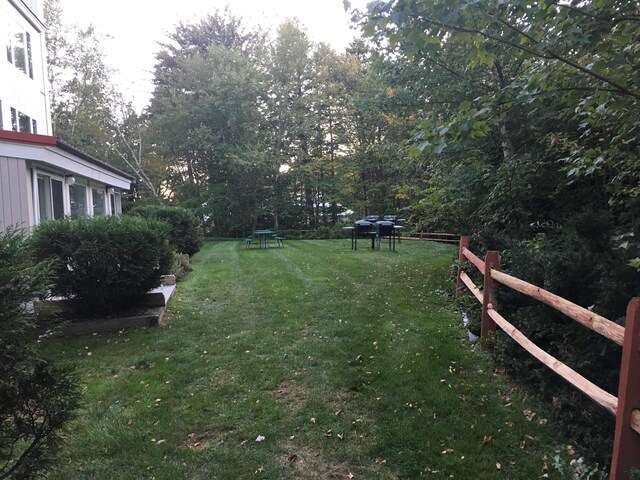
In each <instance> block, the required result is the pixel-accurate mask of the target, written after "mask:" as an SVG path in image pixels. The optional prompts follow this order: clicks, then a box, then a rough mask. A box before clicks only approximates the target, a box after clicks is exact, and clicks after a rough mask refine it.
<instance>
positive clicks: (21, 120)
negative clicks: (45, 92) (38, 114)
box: [18, 112, 31, 133]
mask: <svg viewBox="0 0 640 480" xmlns="http://www.w3.org/2000/svg"><path fill="white" fill-rule="evenodd" d="M18 129H19V131H21V132H26V133H31V119H30V118H29V116H28V115H25V114H24V113H22V112H18Z"/></svg>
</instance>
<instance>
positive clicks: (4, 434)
mask: <svg viewBox="0 0 640 480" xmlns="http://www.w3.org/2000/svg"><path fill="white" fill-rule="evenodd" d="M50 285H51V264H50V262H40V263H37V262H35V261H34V260H33V255H32V251H31V249H30V247H29V244H28V243H27V242H26V241H25V240H24V238H23V237H22V234H21V233H20V232H18V231H16V230H13V229H9V230H8V231H5V232H4V233H0V478H1V479H4V478H24V479H27V478H37V477H39V475H40V474H41V473H43V472H44V471H45V470H46V468H47V467H48V466H49V465H50V464H51V462H52V461H53V458H54V457H53V454H54V453H55V450H56V447H57V446H58V445H59V444H60V441H61V436H60V431H61V429H62V427H63V426H64V425H65V424H66V423H67V422H68V420H69V419H70V418H71V416H72V413H73V411H74V410H75V408H76V407H77V405H78V401H79V391H78V388H77V386H76V384H75V382H74V381H73V380H72V377H71V376H70V374H69V372H68V371H67V370H65V369H62V368H60V367H58V366H56V365H55V364H53V363H52V362H51V361H50V360H49V359H47V358H45V357H44V356H43V355H42V353H41V352H40V350H39V348H38V342H37V335H36V332H37V330H36V329H37V325H38V321H39V315H38V312H39V311H38V310H34V309H33V300H34V299H35V298H39V297H44V296H45V295H46V294H47V291H48V289H49V287H50Z"/></svg>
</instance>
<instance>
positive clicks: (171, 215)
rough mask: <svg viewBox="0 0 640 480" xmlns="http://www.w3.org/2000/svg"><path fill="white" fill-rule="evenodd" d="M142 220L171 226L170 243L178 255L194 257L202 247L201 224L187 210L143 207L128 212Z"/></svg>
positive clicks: (154, 206)
mask: <svg viewBox="0 0 640 480" xmlns="http://www.w3.org/2000/svg"><path fill="white" fill-rule="evenodd" d="M128 214H129V215H137V216H139V217H142V218H147V219H153V220H162V221H164V222H167V223H168V224H169V227H170V230H169V242H171V245H172V246H173V248H174V249H175V250H176V251H177V252H178V253H186V254H187V255H193V254H195V253H196V252H197V251H198V250H200V246H201V245H202V233H201V231H200V222H199V221H198V219H197V218H196V216H195V215H194V214H193V213H192V212H191V211H189V210H187V209H186V208H181V207H167V206H162V205H141V206H138V207H134V208H132V209H131V210H129V212H128Z"/></svg>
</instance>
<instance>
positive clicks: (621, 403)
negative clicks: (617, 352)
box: [609, 297, 640, 480]
mask: <svg viewBox="0 0 640 480" xmlns="http://www.w3.org/2000/svg"><path fill="white" fill-rule="evenodd" d="M634 409H640V297H635V298H632V299H631V301H630V302H629V305H628V306H627V320H626V323H625V326H624V343H623V344H622V363H621V365H620V382H619V386H618V409H617V410H616V431H615V435H614V437H613V454H612V456H611V474H610V475H609V479H610V480H625V479H628V478H629V473H628V472H627V471H626V469H628V468H629V467H635V468H640V434H639V433H637V432H636V431H634V430H633V429H632V428H631V414H632V412H633V410H634Z"/></svg>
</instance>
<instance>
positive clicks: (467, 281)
mask: <svg viewBox="0 0 640 480" xmlns="http://www.w3.org/2000/svg"><path fill="white" fill-rule="evenodd" d="M460 280H462V282H463V283H464V284H465V285H466V286H467V288H468V289H469V290H471V293H473V295H474V296H475V297H476V298H477V299H478V301H479V302H480V303H482V292H481V291H480V289H479V288H478V287H477V286H476V284H475V283H473V280H471V278H469V275H467V272H460Z"/></svg>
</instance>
